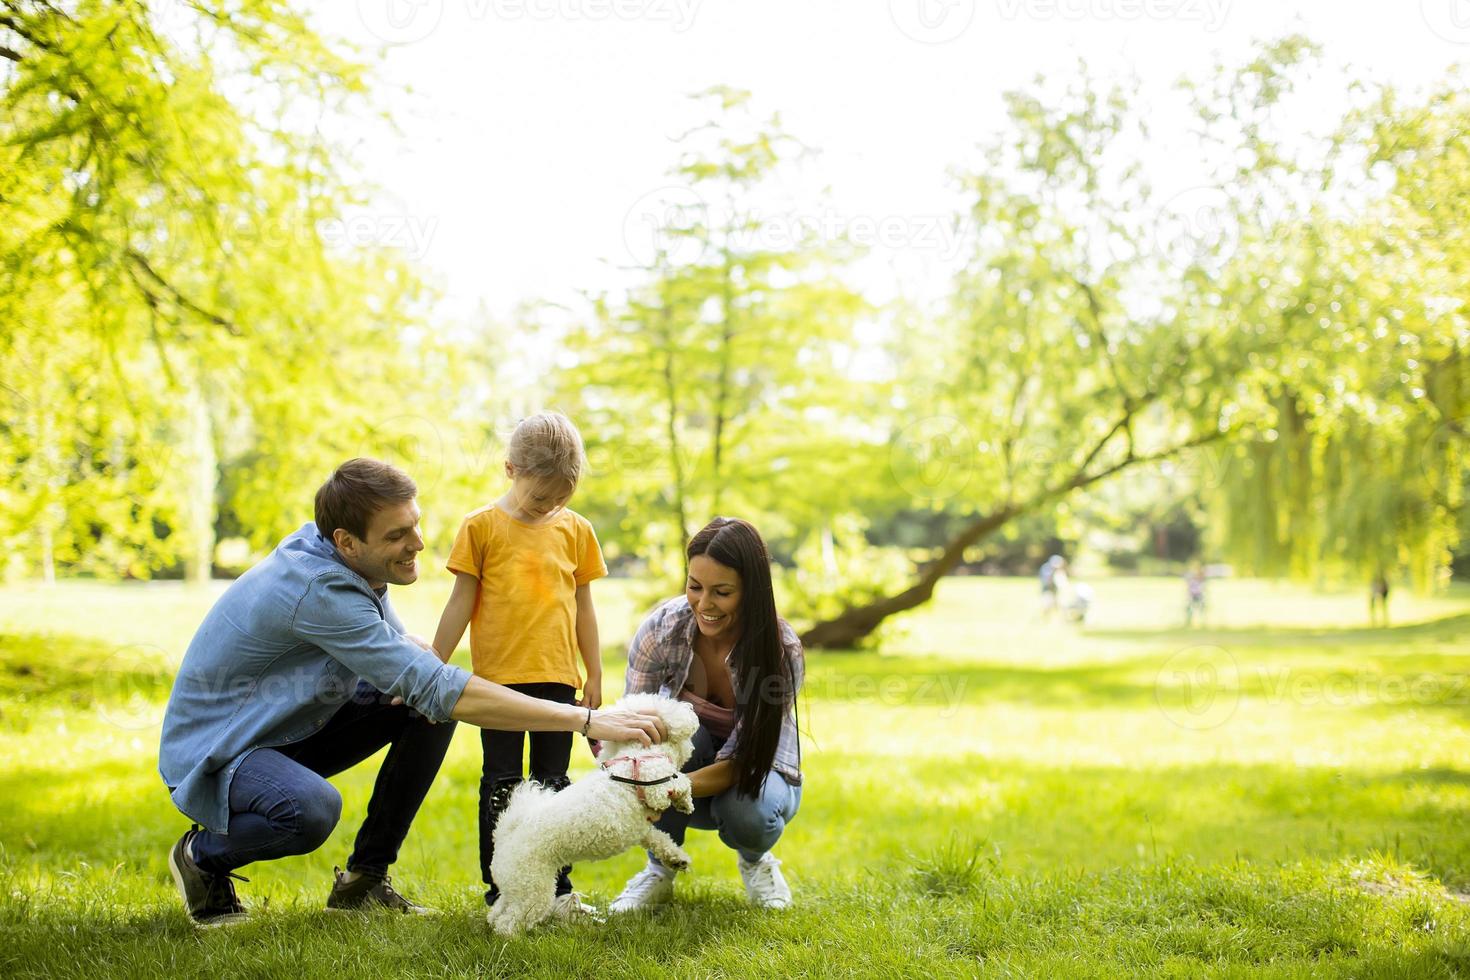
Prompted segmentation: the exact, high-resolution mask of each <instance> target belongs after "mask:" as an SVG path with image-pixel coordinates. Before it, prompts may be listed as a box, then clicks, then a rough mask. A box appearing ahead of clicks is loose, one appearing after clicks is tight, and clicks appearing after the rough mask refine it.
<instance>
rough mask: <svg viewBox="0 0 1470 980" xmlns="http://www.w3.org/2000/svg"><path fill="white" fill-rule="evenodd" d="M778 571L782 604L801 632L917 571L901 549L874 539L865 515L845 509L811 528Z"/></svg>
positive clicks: (880, 593)
mask: <svg viewBox="0 0 1470 980" xmlns="http://www.w3.org/2000/svg"><path fill="white" fill-rule="evenodd" d="M772 572H773V578H774V580H775V585H776V597H777V600H778V608H780V610H781V614H782V615H783V616H784V617H785V618H786V619H787V620H789V621H790V622H791V623H792V625H793V626H795V628H796V629H797V631H798V632H800V631H801V630H804V629H806V628H807V627H809V626H811V625H812V624H813V623H819V622H822V621H823V620H826V619H830V618H832V617H833V616H836V615H837V614H838V613H840V612H841V611H842V610H844V609H847V608H848V607H850V606H857V605H862V604H864V603H867V602H871V601H873V600H874V599H876V598H878V597H880V596H885V595H891V594H892V593H893V592H895V591H897V590H898V589H900V588H902V587H903V585H904V583H905V582H907V581H908V580H909V579H910V578H911V577H912V576H913V563H912V562H910V561H909V560H908V559H906V558H905V557H904V556H903V552H901V551H898V550H895V549H893V548H883V547H878V546H875V545H873V544H870V543H869V541H868V536H867V522H866V521H864V520H863V519H862V518H860V517H858V516H857V515H854V514H841V515H838V516H836V517H834V518H833V519H832V522H831V524H830V525H829V526H826V527H823V528H821V529H819V530H814V531H812V532H810V533H809V534H808V535H807V536H806V538H805V539H804V540H803V541H802V542H801V544H800V545H799V546H798V547H797V548H796V550H795V552H794V553H793V554H792V556H791V564H790V565H777V566H776V567H774V568H773V569H772ZM881 638H882V637H881V636H875V637H872V638H870V640H869V643H877V642H879V641H880V640H881Z"/></svg>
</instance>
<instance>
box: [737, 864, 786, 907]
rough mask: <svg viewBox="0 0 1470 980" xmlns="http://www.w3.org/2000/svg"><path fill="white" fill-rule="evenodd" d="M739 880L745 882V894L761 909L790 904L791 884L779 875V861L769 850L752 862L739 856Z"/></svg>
mask: <svg viewBox="0 0 1470 980" xmlns="http://www.w3.org/2000/svg"><path fill="white" fill-rule="evenodd" d="M739 860H740V880H741V881H743V882H745V895H746V897H747V898H749V899H750V901H751V902H752V903H753V904H755V905H758V906H760V907H761V908H763V909H784V908H786V907H787V906H789V905H790V904H791V886H790V885H788V884H786V879H785V878H784V877H783V876H782V875H781V862H780V861H779V860H777V858H776V856H775V855H774V854H772V853H771V852H770V851H767V852H766V853H764V854H762V855H761V856H760V860H759V861H756V862H755V863H754V864H747V863H746V861H745V858H740V859H739Z"/></svg>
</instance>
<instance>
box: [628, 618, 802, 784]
mask: <svg viewBox="0 0 1470 980" xmlns="http://www.w3.org/2000/svg"><path fill="white" fill-rule="evenodd" d="M780 622H781V645H782V646H783V647H785V648H786V656H787V657H788V658H790V660H791V671H792V675H793V680H794V681H795V684H796V686H795V690H796V691H800V690H801V682H802V679H803V678H804V677H805V675H806V661H805V658H804V657H803V656H802V652H801V641H800V640H798V639H797V638H796V631H795V630H793V629H792V628H791V626H790V624H789V623H787V622H786V620H784V619H783V620H781V621H780ZM697 629H698V627H697V626H696V625H695V623H694V610H693V609H692V608H690V606H689V600H688V599H686V598H685V597H684V596H677V597H675V598H673V599H670V600H669V601H668V602H665V603H663V604H662V605H661V606H659V607H658V608H657V609H655V610H654V611H653V612H651V613H649V614H648V618H646V619H645V620H643V625H642V626H639V627H638V632H637V633H635V634H633V640H632V642H631V643H629V644H628V675H627V680H626V683H625V684H624V688H623V693H625V694H662V695H663V696H664V697H667V698H673V697H678V696H679V692H680V691H682V690H684V682H685V681H686V680H688V678H689V670H690V667H691V666H693V665H694V664H695V659H694V633H695V631H696V630H697ZM730 686H731V688H732V689H736V690H738V688H739V682H738V680H737V679H736V677H735V675H734V674H731V675H730ZM739 741H740V725H739V723H736V725H735V731H734V732H733V733H732V734H731V736H730V737H729V738H728V739H726V740H725V744H724V745H722V746H720V750H719V752H717V753H716V754H715V758H716V759H728V758H730V757H731V756H732V755H734V754H735V746H736V745H738V744H739ZM771 768H772V769H774V770H776V771H777V772H779V773H780V774H781V775H782V776H784V777H785V778H786V781H787V782H788V783H790V784H791V785H793V786H800V785H801V742H800V739H799V736H798V735H797V731H796V719H795V717H794V716H793V714H792V712H791V711H790V710H788V711H787V712H786V716H785V717H784V718H783V719H782V720H781V740H780V742H778V743H777V745H776V758H775V760H774V761H773V762H772V764H771Z"/></svg>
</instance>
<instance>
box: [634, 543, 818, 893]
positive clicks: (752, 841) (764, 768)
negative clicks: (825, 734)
mask: <svg viewBox="0 0 1470 980" xmlns="http://www.w3.org/2000/svg"><path fill="white" fill-rule="evenodd" d="M687 555H688V579H687V581H686V582H685V591H684V595H682V596H679V597H677V598H674V599H670V600H669V601H667V602H665V603H663V604H661V605H660V606H659V607H658V608H657V609H655V610H654V611H653V612H652V613H650V614H649V615H648V618H647V619H645V620H644V621H643V625H642V626H640V627H639V628H638V632H637V634H635V635H634V637H633V642H632V643H631V644H629V647H628V675H627V682H626V685H625V687H626V690H627V692H628V693H643V692H652V691H656V692H658V693H660V694H663V695H665V696H666V697H677V698H679V699H680V700H682V701H687V702H689V703H690V704H691V705H693V706H694V710H695V712H696V713H697V714H698V715H699V721H700V726H699V731H698V732H697V733H696V734H695V736H694V755H693V756H692V757H691V758H690V760H689V762H688V764H687V765H685V767H684V772H685V773H687V774H688V776H689V781H690V783H691V784H692V785H693V787H694V796H695V805H694V813H693V814H683V813H679V812H677V811H676V810H674V809H673V808H672V807H671V808H670V809H668V810H665V811H664V813H663V815H662V816H661V817H660V818H659V820H658V824H657V826H658V827H659V829H661V830H663V831H665V832H666V833H668V835H669V836H670V837H672V838H673V839H674V840H675V841H676V842H678V843H679V844H683V843H684V831H685V830H686V829H687V828H688V827H691V826H692V827H696V828H698V829H701V830H717V831H719V835H720V840H721V841H723V842H724V844H725V845H726V846H727V847H729V848H731V849H732V850H734V851H735V852H736V853H737V854H738V855H739V867H740V877H741V879H742V880H743V881H744V882H745V893H746V895H747V896H749V898H750V900H751V901H752V902H754V903H755V904H756V905H759V906H762V907H764V908H785V907H786V906H788V905H790V904H791V889H790V887H788V886H787V884H786V880H785V879H784V878H783V877H782V876H781V868H780V865H781V862H780V861H778V860H776V858H775V856H774V855H772V854H771V848H772V846H774V845H775V843H776V841H777V839H778V838H780V836H781V832H782V831H783V830H785V829H786V825H787V824H788V823H790V822H791V820H792V818H794V817H795V816H796V810H797V807H798V806H800V805H801V745H800V742H799V741H798V735H797V731H796V717H795V706H796V692H797V691H798V690H799V689H800V687H801V680H802V675H803V673H804V665H803V661H802V652H801V641H800V640H798V639H797V638H796V633H795V632H794V631H793V630H792V629H791V627H790V626H789V625H787V623H786V622H785V621H784V620H782V619H780V618H779V617H778V616H777V615H776V598H775V594H774V593H773V592H772V590H771V559H770V556H769V555H768V554H767V553H766V545H765V542H764V541H762V540H761V536H760V534H759V532H757V531H756V529H755V528H754V527H752V526H751V525H750V524H748V523H746V522H745V521H741V520H735V519H733V518H728V517H717V518H715V519H714V520H713V521H711V522H710V523H709V524H708V525H707V526H706V527H705V528H704V530H702V531H700V532H699V533H698V534H696V535H695V536H694V538H693V539H692V540H691V541H690V542H689V547H688V549H687ZM673 894H674V873H673V872H672V871H670V870H668V869H667V868H665V867H664V866H663V865H661V864H659V863H658V861H657V860H655V859H654V858H653V856H652V855H649V859H648V866H647V867H646V868H644V869H643V870H642V871H640V872H638V874H636V875H634V876H633V878H632V879H631V880H629V882H628V884H627V886H626V887H624V889H623V893H622V894H621V895H619V896H618V897H617V899H616V900H615V901H614V902H613V904H612V906H611V909H612V911H614V912H627V911H631V910H633V909H646V908H652V907H654V906H657V905H662V904H664V903H666V902H668V901H669V900H670V899H671V898H672V897H673Z"/></svg>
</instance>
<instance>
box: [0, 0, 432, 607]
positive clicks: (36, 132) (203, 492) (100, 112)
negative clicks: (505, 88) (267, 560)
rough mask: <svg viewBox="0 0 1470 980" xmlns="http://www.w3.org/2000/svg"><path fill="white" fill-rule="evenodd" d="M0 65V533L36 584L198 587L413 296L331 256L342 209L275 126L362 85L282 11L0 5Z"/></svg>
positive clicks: (279, 6) (326, 163)
mask: <svg viewBox="0 0 1470 980" xmlns="http://www.w3.org/2000/svg"><path fill="white" fill-rule="evenodd" d="M165 13H166V14H168V15H169V17H168V21H169V23H170V25H171V27H170V29H169V30H168V31H165V30H163V29H161V28H160V27H159V22H160V15H161V14H165ZM175 15H182V16H181V17H180V16H175ZM191 38H192V44H191V43H189V41H190V39H191ZM0 65H4V66H6V67H5V69H4V72H5V73H4V75H3V83H4V92H3V105H4V115H3V117H0V154H3V159H0V321H3V322H4V323H5V324H6V332H5V336H4V338H3V340H0V367H3V368H4V373H5V375H6V376H7V377H10V378H17V379H20V380H19V383H18V384H15V385H10V386H8V387H7V388H6V389H5V390H4V391H3V398H4V400H5V411H4V412H3V413H0V415H3V418H4V419H5V421H4V422H0V459H3V462H4V464H6V465H9V466H10V467H11V469H12V472H15V473H17V474H18V476H19V481H20V482H19V485H18V487H17V488H16V490H15V492H16V494H17V496H18V497H20V498H21V499H22V500H23V501H25V502H26V506H23V507H21V508H18V509H17V510H16V511H14V512H9V513H8V515H7V519H6V520H5V524H6V525H7V526H6V527H5V529H4V533H5V535H6V537H8V538H10V539H11V540H18V541H23V542H25V544H24V546H23V549H22V553H23V554H25V555H28V556H30V558H29V561H28V562H27V564H28V565H29V567H39V568H40V569H42V570H43V573H44V574H45V575H47V576H50V575H52V574H54V568H55V566H56V565H57V564H58V563H61V564H66V565H69V566H71V567H74V568H78V569H86V570H90V571H93V572H97V573H100V574H119V573H121V574H128V575H136V576H147V575H150V574H153V573H155V572H158V571H160V570H164V569H168V568H170V567H172V566H174V565H175V564H176V563H178V562H180V561H182V562H183V563H184V564H185V565H186V566H187V567H188V569H189V571H190V574H191V576H192V577H195V578H202V577H207V576H208V574H209V566H210V561H211V557H212V552H213V543H214V542H213V538H214V529H215V525H216V522H217V520H219V519H220V518H219V514H218V512H217V509H218V508H219V506H220V505H223V506H224V508H225V510H226V511H233V512H234V513H235V514H236V515H237V516H238V517H239V519H240V520H241V521H242V522H243V523H245V524H247V525H249V526H252V527H254V528H256V529H258V531H259V532H260V533H266V534H268V533H273V532H277V531H279V530H281V529H282V527H283V525H284V524H285V523H287V521H289V520H290V517H291V516H296V515H299V513H300V511H299V509H297V508H294V507H293V508H291V511H292V513H291V515H290V516H288V515H287V512H286V508H285V507H284V505H283V504H282V503H281V502H282V501H286V500H293V501H294V500H295V498H296V497H298V496H299V493H300V486H301V485H302V483H303V482H304V481H305V480H306V478H307V477H306V473H307V471H310V473H311V478H312V479H313V480H319V479H320V478H321V472H322V469H323V456H324V455H326V456H330V457H332V458H336V459H340V458H341V455H340V454H341V452H342V450H343V447H345V446H353V445H359V444H361V441H362V431H361V430H362V428H363V426H362V423H361V421H359V420H360V418H361V417H362V416H363V415H364V414H367V415H368V417H371V414H370V413H371V412H372V406H374V405H375V404H380V403H381V402H380V395H381V393H382V392H384V391H388V390H392V387H393V379H392V377H391V375H390V373H389V372H388V371H387V370H386V369H385V367H386V366H387V365H391V364H392V363H394V361H395V359H396V353H397V345H398V337H399V330H400V328H401V327H402V325H403V324H404V323H405V322H407V321H409V320H411V318H412V316H413V315H414V313H413V311H414V309H415V305H414V304H415V297H416V294H417V291H418V286H417V281H416V279H415V277H414V276H413V275H412V274H411V273H410V272H409V270H408V269H407V267H406V265H405V264H404V263H403V262H402V261H401V260H400V259H399V258H398V257H397V256H396V255H394V254H391V252H390V251H389V250H386V249H372V248H367V249H350V250H349V249H340V248H336V247H334V246H333V245H332V244H331V243H330V242H329V241H328V240H327V238H326V236H325V235H324V234H323V223H324V222H327V221H330V220H333V219H337V218H340V217H341V216H342V215H343V214H344V213H345V212H346V211H348V210H349V209H351V208H352V207H354V206H357V205H359V204H360V203H361V199H360V198H359V196H358V194H357V193H355V192H354V190H353V189H352V188H351V187H350V186H349V185H348V184H347V183H346V182H345V181H344V179H343V177H342V175H341V174H342V171H343V170H344V164H345V158H344V156H343V154H342V152H341V151H340V150H339V149H338V148H337V147H335V146H334V145H332V144H330V143H329V142H327V141H325V140H323V139H322V138H321V137H320V134H319V132H317V131H316V130H315V129H314V128H311V127H308V128H304V129H303V128H301V127H299V126H292V125H290V124H288V123H287V122H286V120H287V119H288V118H292V116H291V113H290V111H289V110H291V109H293V108H297V107H299V105H301V104H302V103H306V104H312V103H314V104H317V105H319V106H322V107H323V110H324V111H334V110H335V109H337V108H338V103H339V102H341V101H342V100H348V101H350V100H352V99H354V98H356V97H359V96H361V94H362V93H363V92H364V91H365V85H366V81H365V75H364V73H363V70H362V69H361V68H360V67H359V66H358V65H357V64H355V63H354V62H352V61H350V60H348V59H345V58H343V57H341V56H340V55H338V54H337V53H335V52H334V51H333V50H332V49H331V48H330V47H329V45H328V44H327V43H326V42H324V41H323V40H322V38H320V37H319V36H318V35H317V34H315V33H314V32H313V31H312V30H311V28H310V27H309V25H308V24H307V23H306V21H305V20H304V19H303V18H302V17H301V15H299V14H297V13H295V12H293V11H292V10H291V8H290V7H289V5H288V4H286V3H284V2H281V0H217V2H216V0H189V2H182V0H180V2H178V3H158V2H145V0H121V2H98V0H82V2H79V3H76V4H68V5H65V6H62V5H57V4H53V3H50V2H47V0H3V2H0ZM227 86H228V87H229V89H230V90H231V91H233V92H236V93H237V96H236V97H237V98H239V99H240V100H242V101H244V100H249V101H250V102H251V103H252V105H254V107H255V111H252V112H246V111H244V110H242V109H241V108H240V107H239V106H237V105H236V104H235V103H234V102H232V101H231V100H230V99H229V98H227V97H226V96H225V95H224V94H223V93H224V91H225V89H226V87H227ZM304 447H311V448H310V449H306V448H304ZM237 462H238V465H240V466H243V467H244V468H245V469H246V470H252V469H253V475H252V474H237V478H236V479H234V480H232V481H230V483H231V485H232V486H234V487H236V488H238V489H240V490H241V491H242V496H239V497H236V498H235V499H232V500H220V499H218V487H219V473H220V470H221V467H224V468H229V467H231V466H234V465H237Z"/></svg>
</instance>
